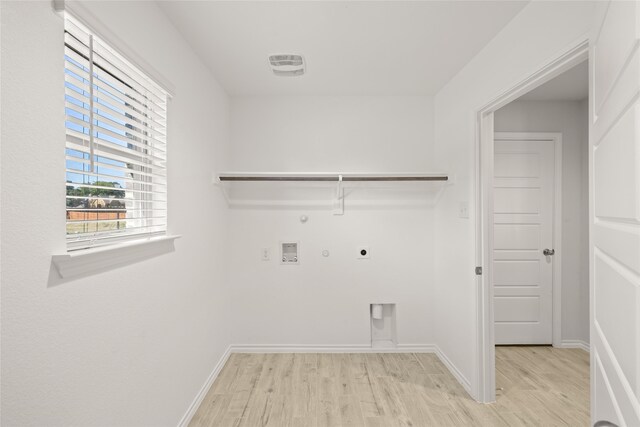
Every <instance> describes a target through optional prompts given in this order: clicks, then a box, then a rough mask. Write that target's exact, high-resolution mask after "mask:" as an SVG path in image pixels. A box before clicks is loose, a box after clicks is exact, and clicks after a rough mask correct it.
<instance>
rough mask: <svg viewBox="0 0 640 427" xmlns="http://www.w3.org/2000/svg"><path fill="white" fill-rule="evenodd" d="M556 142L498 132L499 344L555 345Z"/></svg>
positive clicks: (496, 285) (496, 312)
mask: <svg viewBox="0 0 640 427" xmlns="http://www.w3.org/2000/svg"><path fill="white" fill-rule="evenodd" d="M554 152H555V147H554V141H553V140H549V139H546V140H528V139H527V138H525V137H524V136H513V137H509V136H507V134H500V133H496V139H495V149H494V181H493V182H494V187H493V194H494V196H493V197H494V199H493V200H494V203H493V224H494V226H493V289H494V321H495V342H496V344H551V342H552V340H553V322H552V320H553V319H552V312H553V300H552V287H553V264H552V263H553V256H552V255H545V254H544V250H545V249H549V250H553V249H554V248H553V200H554V169H555V166H554V165H555V163H554Z"/></svg>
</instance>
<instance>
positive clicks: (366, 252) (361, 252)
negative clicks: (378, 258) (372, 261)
mask: <svg viewBox="0 0 640 427" xmlns="http://www.w3.org/2000/svg"><path fill="white" fill-rule="evenodd" d="M357 258H358V259H369V258H371V250H370V249H369V246H358V254H357Z"/></svg>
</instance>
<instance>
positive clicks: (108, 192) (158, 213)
mask: <svg viewBox="0 0 640 427" xmlns="http://www.w3.org/2000/svg"><path fill="white" fill-rule="evenodd" d="M64 41H65V47H64V55H65V112H66V118H65V127H66V188H67V203H66V214H67V249H68V250H70V251H71V250H76V249H86V248H90V247H96V246H103V245H107V244H111V243H114V242H119V241H122V240H128V239H136V238H141V237H149V236H154V235H161V234H164V233H165V232H166V227H167V176H166V173H167V171H166V159H167V152H166V151H167V92H166V91H165V90H163V89H162V88H161V87H160V86H159V85H157V84H156V83H154V82H153V81H152V80H151V79H150V78H148V77H147V76H146V75H145V74H144V73H143V72H141V71H140V70H139V69H138V68H137V67H135V66H134V65H133V64H131V63H130V62H129V61H127V60H126V59H125V58H124V57H122V56H121V55H119V54H118V53H117V52H115V51H114V50H113V49H112V48H110V47H109V46H108V45H107V44H106V43H105V42H104V41H103V40H101V39H100V38H99V37H97V36H96V35H94V34H92V33H91V32H90V31H88V30H87V29H86V28H84V27H83V26H82V25H81V24H80V23H78V22H76V21H75V20H73V19H72V18H71V17H69V16H68V15H67V16H66V18H65V34H64Z"/></svg>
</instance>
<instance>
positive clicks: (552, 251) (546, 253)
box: [542, 249, 556, 256]
mask: <svg viewBox="0 0 640 427" xmlns="http://www.w3.org/2000/svg"><path fill="white" fill-rule="evenodd" d="M542 253H543V254H544V256H552V255H554V254H555V253H556V250H555V249H545V250H544V251H542Z"/></svg>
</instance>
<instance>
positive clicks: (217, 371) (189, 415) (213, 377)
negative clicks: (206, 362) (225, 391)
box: [178, 346, 232, 427]
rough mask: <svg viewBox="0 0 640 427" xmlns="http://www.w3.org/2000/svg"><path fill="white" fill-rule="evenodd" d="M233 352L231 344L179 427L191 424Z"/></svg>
mask: <svg viewBox="0 0 640 427" xmlns="http://www.w3.org/2000/svg"><path fill="white" fill-rule="evenodd" d="M231 353H232V351H231V346H229V347H227V349H226V350H225V352H224V354H223V355H222V357H221V358H220V360H218V363H216V366H215V367H214V368H213V371H211V373H210V374H209V377H208V378H207V381H205V383H204V385H203V386H202V388H201V389H200V391H199V392H198V394H197V395H196V398H195V399H193V402H191V405H189V409H187V412H186V413H185V414H184V416H183V417H182V419H181V420H180V423H179V424H178V427H187V426H188V425H189V423H190V422H191V419H192V418H193V416H194V415H195V414H196V411H197V410H198V408H199V407H200V404H201V403H202V400H203V399H204V397H205V396H206V395H207V393H208V392H209V389H210V388H211V386H212V385H213V382H214V381H215V380H216V378H218V374H220V371H221V370H222V368H223V367H224V365H225V363H227V360H228V359H229V356H230V355H231Z"/></svg>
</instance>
